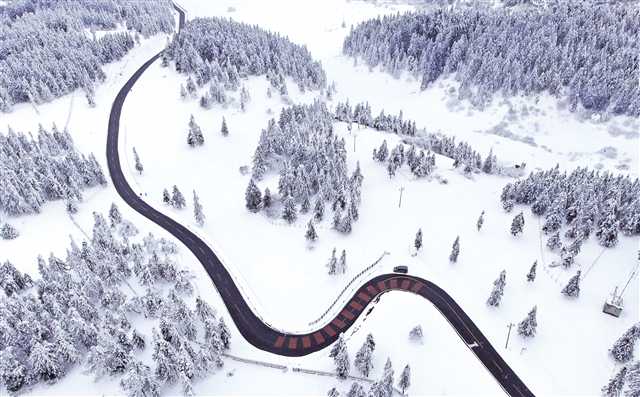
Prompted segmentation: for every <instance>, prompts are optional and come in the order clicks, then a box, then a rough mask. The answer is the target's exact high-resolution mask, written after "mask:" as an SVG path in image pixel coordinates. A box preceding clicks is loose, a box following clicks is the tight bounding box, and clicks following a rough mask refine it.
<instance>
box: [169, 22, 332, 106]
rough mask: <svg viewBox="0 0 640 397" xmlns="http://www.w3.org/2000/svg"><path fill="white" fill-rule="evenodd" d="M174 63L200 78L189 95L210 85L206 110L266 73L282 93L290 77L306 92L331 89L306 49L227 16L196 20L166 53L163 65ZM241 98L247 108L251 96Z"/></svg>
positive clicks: (190, 86) (190, 83)
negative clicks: (227, 92)
mask: <svg viewBox="0 0 640 397" xmlns="http://www.w3.org/2000/svg"><path fill="white" fill-rule="evenodd" d="M169 60H173V61H174V62H175V66H176V70H178V71H179V72H181V73H185V74H188V75H194V77H195V82H194V80H193V79H191V77H189V78H188V80H187V88H186V91H187V92H189V93H191V94H193V93H194V92H195V90H196V85H197V86H203V85H205V84H207V83H210V89H209V92H208V93H207V94H205V97H203V99H201V102H203V106H205V105H208V104H209V103H210V102H217V103H225V102H226V96H225V90H236V89H238V88H240V79H241V78H242V77H247V76H250V75H251V76H258V75H265V74H266V75H267V78H268V80H269V81H270V82H271V84H272V85H273V86H274V87H275V88H276V89H278V90H279V92H280V93H281V94H282V95H286V94H287V86H286V83H285V81H284V77H285V76H288V77H290V78H292V79H293V80H294V81H295V82H296V83H298V86H299V87H300V88H301V89H305V88H309V89H320V88H322V87H324V86H325V85H326V76H325V72H324V70H323V69H322V66H321V65H320V63H319V62H316V61H314V60H313V59H312V58H311V54H310V53H309V51H308V50H307V49H306V48H305V47H303V46H299V45H296V44H294V43H292V42H291V41H289V39H287V38H286V37H283V36H280V35H278V34H275V33H271V32H269V31H266V30H263V29H261V28H259V27H257V26H252V25H247V24H244V23H238V22H234V21H232V20H227V19H222V18H195V19H193V20H190V21H189V22H188V23H187V24H186V25H185V26H184V28H183V29H182V30H181V31H180V33H179V34H178V35H177V36H176V37H175V38H174V40H173V41H172V42H171V43H169V45H168V46H167V49H166V51H165V52H164V53H163V64H165V65H166V64H168V61H169ZM240 99H241V107H242V108H244V105H246V103H247V101H248V100H249V96H248V93H247V92H245V94H242V93H241V98H240ZM243 110H244V109H243Z"/></svg>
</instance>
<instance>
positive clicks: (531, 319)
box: [518, 306, 538, 337]
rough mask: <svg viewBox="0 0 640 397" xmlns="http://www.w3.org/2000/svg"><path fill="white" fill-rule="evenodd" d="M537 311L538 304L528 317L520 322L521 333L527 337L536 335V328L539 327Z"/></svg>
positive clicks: (519, 329)
mask: <svg viewBox="0 0 640 397" xmlns="http://www.w3.org/2000/svg"><path fill="white" fill-rule="evenodd" d="M537 311H538V308H537V306H534V307H533V309H531V311H530V312H529V314H528V315H527V317H526V318H525V319H524V320H522V321H521V322H520V323H519V324H518V334H519V335H522V336H526V337H532V336H535V335H536V329H537V327H538V322H537V320H536V314H537Z"/></svg>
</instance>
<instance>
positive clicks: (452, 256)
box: [449, 236, 460, 263]
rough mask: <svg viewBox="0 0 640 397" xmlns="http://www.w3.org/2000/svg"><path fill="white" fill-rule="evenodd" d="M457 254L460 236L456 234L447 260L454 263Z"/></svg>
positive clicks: (458, 252)
mask: <svg viewBox="0 0 640 397" xmlns="http://www.w3.org/2000/svg"><path fill="white" fill-rule="evenodd" d="M458 254H460V236H457V237H456V239H455V241H454V242H453V247H451V254H450V255H449V262H451V263H456V262H457V261H458Z"/></svg>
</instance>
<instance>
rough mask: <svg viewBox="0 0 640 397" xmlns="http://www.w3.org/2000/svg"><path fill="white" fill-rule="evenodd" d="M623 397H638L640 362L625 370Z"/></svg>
mask: <svg viewBox="0 0 640 397" xmlns="http://www.w3.org/2000/svg"><path fill="white" fill-rule="evenodd" d="M625 383H626V385H627V387H626V390H625V392H624V395H625V397H638V396H640V362H635V363H634V364H632V365H631V366H630V367H629V369H628V370H627V376H626V379H625Z"/></svg>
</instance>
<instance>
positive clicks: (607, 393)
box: [600, 367, 627, 397]
mask: <svg viewBox="0 0 640 397" xmlns="http://www.w3.org/2000/svg"><path fill="white" fill-rule="evenodd" d="M626 375H627V367H622V368H621V369H620V371H618V372H616V374H615V375H614V376H613V377H612V378H611V379H609V382H608V383H607V384H606V385H605V386H604V387H602V389H600V391H601V393H602V396H603V397H620V396H621V395H622V388H623V387H624V380H625V377H626Z"/></svg>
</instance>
